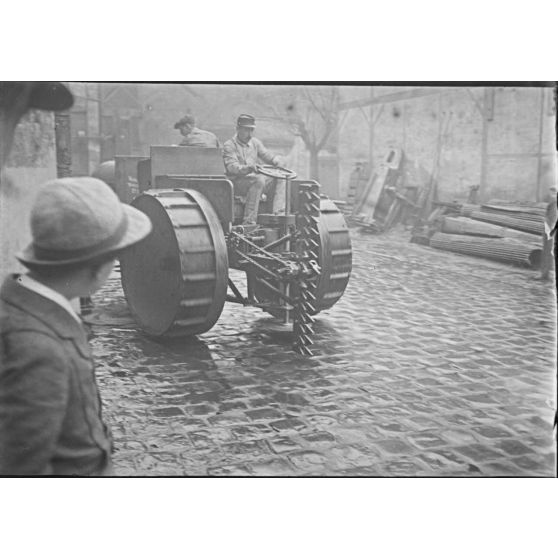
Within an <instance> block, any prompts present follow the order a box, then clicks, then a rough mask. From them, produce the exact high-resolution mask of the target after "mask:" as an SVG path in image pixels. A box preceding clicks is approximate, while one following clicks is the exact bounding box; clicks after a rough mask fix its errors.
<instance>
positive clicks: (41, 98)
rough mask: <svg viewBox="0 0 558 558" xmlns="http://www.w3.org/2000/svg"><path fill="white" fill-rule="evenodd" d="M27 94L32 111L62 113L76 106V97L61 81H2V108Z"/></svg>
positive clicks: (0, 94)
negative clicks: (61, 111)
mask: <svg viewBox="0 0 558 558" xmlns="http://www.w3.org/2000/svg"><path fill="white" fill-rule="evenodd" d="M27 93H28V98H27V107H28V108H30V109H39V110H54V111H60V110H67V109H69V108H70V107H71V106H72V105H73V104H74V96H73V95H72V93H71V92H70V90H69V89H68V88H67V87H66V86H65V85H63V84H62V83H61V82H59V81H2V82H0V106H5V105H9V104H10V103H13V102H14V100H15V98H17V97H18V96H20V95H23V94H27Z"/></svg>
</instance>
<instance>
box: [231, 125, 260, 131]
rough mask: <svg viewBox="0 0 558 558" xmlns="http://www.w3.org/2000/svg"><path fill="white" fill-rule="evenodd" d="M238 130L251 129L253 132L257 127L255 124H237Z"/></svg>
mask: <svg viewBox="0 0 558 558" xmlns="http://www.w3.org/2000/svg"><path fill="white" fill-rule="evenodd" d="M236 127H237V128H251V129H252V130H253V129H254V128H255V127H256V125H255V124H237V125H236Z"/></svg>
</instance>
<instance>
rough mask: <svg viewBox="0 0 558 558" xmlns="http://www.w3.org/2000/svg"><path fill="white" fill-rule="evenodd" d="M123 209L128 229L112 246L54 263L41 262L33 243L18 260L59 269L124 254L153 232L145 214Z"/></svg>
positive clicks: (48, 261)
mask: <svg viewBox="0 0 558 558" xmlns="http://www.w3.org/2000/svg"><path fill="white" fill-rule="evenodd" d="M123 208H124V211H125V213H126V217H127V219H128V226H127V228H126V232H125V233H124V236H123V237H122V238H121V239H120V241H118V242H116V243H115V244H114V245H112V246H107V247H104V248H103V249H100V250H97V251H96V250H90V249H89V250H88V251H87V253H85V251H84V254H83V255H82V256H76V257H74V258H69V259H66V260H56V261H52V260H41V259H40V258H37V257H36V254H35V249H34V246H33V243H31V244H29V246H27V248H25V250H22V251H21V252H20V253H19V254H17V255H16V258H17V259H18V260H19V261H20V262H21V263H23V264H31V265H37V266H45V267H59V266H65V265H72V264H78V263H86V262H88V261H91V260H94V259H96V258H98V257H99V256H104V255H109V254H113V253H115V254H116V253H118V252H122V251H123V250H126V248H130V247H131V246H133V245H134V244H137V243H138V242H140V241H141V240H143V239H144V238H146V237H147V235H149V233H150V232H151V231H152V230H153V226H152V224H151V221H150V219H149V217H148V216H147V215H146V214H145V213H143V212H141V211H140V210H139V209H136V208H135V207H131V206H130V205H123Z"/></svg>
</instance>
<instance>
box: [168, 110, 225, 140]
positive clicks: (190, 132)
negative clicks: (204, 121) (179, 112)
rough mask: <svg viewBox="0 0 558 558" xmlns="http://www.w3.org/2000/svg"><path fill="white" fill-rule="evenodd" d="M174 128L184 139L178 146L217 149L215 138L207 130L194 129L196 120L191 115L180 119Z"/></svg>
mask: <svg viewBox="0 0 558 558" xmlns="http://www.w3.org/2000/svg"><path fill="white" fill-rule="evenodd" d="M174 127H175V128H176V129H177V130H179V131H180V133H181V134H182V136H183V138H184V139H183V140H182V141H181V142H180V144H179V145H185V146H187V147H219V140H218V139H217V136H216V135H215V134H213V133H211V132H208V131H207V130H200V129H199V128H196V119H195V118H194V117H193V116H192V115H191V114H187V115H186V116H184V117H183V118H181V119H180V120H179V121H178V122H177V123H176V124H175V125H174Z"/></svg>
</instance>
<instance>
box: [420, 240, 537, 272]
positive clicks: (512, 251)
mask: <svg viewBox="0 0 558 558" xmlns="http://www.w3.org/2000/svg"><path fill="white" fill-rule="evenodd" d="M430 246H432V247H433V248H438V249H439V250H449V251H450V252H458V253H460V254H468V255H471V256H479V257H482V258H489V259H491V260H497V261H501V262H506V263H514V264H518V265H523V266H528V267H539V265H540V261H541V248H540V247H537V246H535V245H533V244H525V243H522V242H519V241H517V240H514V239H512V238H487V237H479V236H469V235H461V234H447V233H443V232H438V233H435V234H434V235H433V236H432V238H431V239H430Z"/></svg>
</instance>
